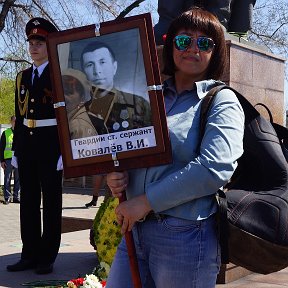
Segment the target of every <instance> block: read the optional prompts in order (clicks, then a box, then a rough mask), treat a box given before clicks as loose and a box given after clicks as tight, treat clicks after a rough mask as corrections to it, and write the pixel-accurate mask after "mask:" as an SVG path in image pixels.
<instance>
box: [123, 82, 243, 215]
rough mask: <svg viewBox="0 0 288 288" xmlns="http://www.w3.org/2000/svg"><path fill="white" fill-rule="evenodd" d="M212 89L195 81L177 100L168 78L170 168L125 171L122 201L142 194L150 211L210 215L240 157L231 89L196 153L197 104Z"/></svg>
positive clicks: (217, 104)
mask: <svg viewBox="0 0 288 288" xmlns="http://www.w3.org/2000/svg"><path fill="white" fill-rule="evenodd" d="M215 84H216V81H214V80H205V81H201V82H197V83H196V85H195V88H194V89H192V90H190V91H184V92H182V93H181V94H180V95H178V94H177V92H176V89H175V86H174V80H173V78H170V79H168V80H167V81H166V82H165V83H164V96H165V107H166V114H167V124H168V128H169V134H170V141H171V145H172V158H173V159H172V163H171V164H168V165H162V166H156V167H150V168H142V169H133V170H131V171H130V172H129V185H128V187H127V198H128V199H129V198H132V197H134V196H136V195H141V194H144V193H146V195H147V198H148V201H149V203H150V204H151V206H152V209H153V210H154V212H156V213H161V214H167V215H171V216H174V217H179V218H184V219H189V220H201V219H205V218H207V217H209V216H210V215H211V214H213V213H215V212H216V209H217V205H216V198H215V193H216V192H217V190H218V189H219V188H221V187H222V186H223V185H225V184H226V183H227V182H228V180H229V179H230V178H231V176H232V174H233V172H234V171H235V169H236V167H237V159H238V158H239V157H240V156H241V155H242V153H243V134H244V112H243V110H242V107H241V105H240V103H239V101H238V99H237V97H236V95H235V94H234V93H233V92H232V91H231V90H228V89H224V90H222V91H220V92H219V93H218V94H217V96H216V97H215V99H214V102H213V104H212V107H211V110H210V112H209V115H208V119H207V125H206V129H205V134H204V137H203V139H202V142H201V145H200V154H199V153H197V147H198V142H199V141H200V139H199V125H200V105H201V99H203V97H204V96H205V95H206V94H207V93H208V91H209V90H210V89H211V88H212V87H213V86H215ZM198 154H199V155H198Z"/></svg>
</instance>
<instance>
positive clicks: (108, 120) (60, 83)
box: [48, 16, 166, 166]
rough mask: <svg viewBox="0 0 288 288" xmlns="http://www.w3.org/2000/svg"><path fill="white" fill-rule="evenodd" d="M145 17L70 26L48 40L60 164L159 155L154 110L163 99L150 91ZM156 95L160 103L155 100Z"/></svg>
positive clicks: (158, 118)
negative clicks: (58, 133)
mask: <svg viewBox="0 0 288 288" xmlns="http://www.w3.org/2000/svg"><path fill="white" fill-rule="evenodd" d="M145 17H147V16H144V17H143V19H141V17H139V16H138V17H137V21H135V19H134V21H129V18H132V19H133V17H128V18H126V19H125V21H122V22H121V23H118V25H117V23H115V24H114V23H113V22H112V21H110V22H109V23H105V22H104V23H100V24H99V25H98V26H97V25H90V26H87V27H80V28H75V29H71V30H70V31H61V32H58V33H54V35H53V36H52V37H50V39H49V46H48V47H49V49H50V55H52V56H51V59H52V61H51V62H52V70H53V74H52V80H54V84H55V85H54V87H55V88H54V89H55V93H53V94H54V95H55V96H54V97H55V98H57V99H56V101H57V103H58V104H56V107H57V109H56V110H58V112H59V113H57V114H59V121H58V123H59V129H60V135H62V136H63V142H64V143H63V145H62V146H63V147H65V150H67V147H68V148H69V149H68V150H69V151H70V153H66V152H64V154H66V155H67V156H66V157H65V155H64V163H65V159H67V158H68V159H69V160H67V161H66V163H68V162H70V163H71V165H72V166H74V165H76V164H75V161H77V160H80V161H81V162H83V159H86V160H88V162H89V163H90V162H91V161H92V163H93V162H95V161H96V162H102V161H103V160H104V162H106V161H109V160H110V161H111V160H112V158H115V155H117V156H116V158H117V163H120V162H119V159H121V158H124V159H126V158H134V157H135V155H136V156H141V155H143V156H144V155H149V154H156V153H159V152H161V151H163V152H165V145H164V141H165V140H163V135H161V133H162V132H161V130H162V127H163V124H164V127H165V125H166V123H162V121H164V122H165V120H161V118H162V116H161V115H162V114H163V113H159V111H158V109H159V107H160V108H161V109H163V95H162V91H157V88H156V87H158V90H161V88H160V89H159V87H161V85H159V84H160V83H155V81H154V74H155V73H158V74H159V71H154V70H155V67H153V65H152V64H151V52H152V53H156V52H155V51H154V50H155V47H153V48H154V50H153V48H151V47H150V42H149V40H148V39H149V37H147V35H148V30H149V29H148V28H147V26H149V25H147V24H148V23H146V22H145ZM144 23H145V25H143V24H144ZM113 24H114V25H117V28H116V29H113V26H114V25H113ZM93 26H94V27H93ZM96 26H97V27H98V28H99V27H100V29H99V31H97V29H96V28H95V27H96ZM83 31H85V33H86V34H87V35H88V36H87V37H85V36H83ZM57 34H58V35H57ZM61 34H62V35H64V37H61ZM86 34H85V35H86ZM143 36H146V37H143ZM153 51H154V52H153ZM53 55H56V56H57V57H56V59H55V57H53ZM154 66H155V65H154ZM53 68H54V69H53ZM157 68H158V67H157ZM158 69H159V68H158ZM159 92H160V93H161V96H162V99H161V97H160V98H159V97H158V96H156V95H158V94H159ZM159 101H160V102H159ZM161 101H162V102H161ZM159 104H160V105H159ZM57 105H58V106H57ZM163 111H164V109H163ZM60 118H61V120H60ZM63 121H64V123H63ZM67 130H68V131H67ZM67 132H68V133H67ZM159 132H160V134H159ZM63 134H64V135H63ZM67 139H68V141H69V145H68V143H67ZM131 152H134V153H131ZM111 155H114V156H113V157H112V156H111ZM97 158H98V159H97ZM91 159H92V160H91ZM74 160H75V161H74ZM130 160H131V159H130ZM113 161H114V160H113ZM84 163H86V162H85V161H84ZM113 163H114V164H115V163H116V162H115V161H114V162H113ZM64 165H65V164H64ZM68 166H69V165H68ZM76 166H78V163H77V165H76Z"/></svg>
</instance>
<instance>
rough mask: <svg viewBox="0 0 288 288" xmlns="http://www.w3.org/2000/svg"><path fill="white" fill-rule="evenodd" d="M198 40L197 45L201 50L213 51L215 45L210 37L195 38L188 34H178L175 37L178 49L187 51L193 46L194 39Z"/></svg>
mask: <svg viewBox="0 0 288 288" xmlns="http://www.w3.org/2000/svg"><path fill="white" fill-rule="evenodd" d="M194 40H195V41H196V45H197V47H198V49H199V50H200V51H201V52H207V53H208V52H211V51H212V50H213V48H214V46H215V44H214V41H213V40H212V39H211V38H208V37H204V36H203V37H198V38H193V37H191V36H188V35H177V36H176V37H175V38H174V44H175V47H176V49H177V50H179V51H186V50H187V49H188V48H189V47H191V46H192V43H193V41H194Z"/></svg>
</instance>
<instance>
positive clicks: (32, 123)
mask: <svg viewBox="0 0 288 288" xmlns="http://www.w3.org/2000/svg"><path fill="white" fill-rule="evenodd" d="M23 124H24V125H25V126H27V127H28V128H37V127H47V126H55V125H57V122H56V119H55V118H53V119H41V120H35V119H26V118H24V121H23Z"/></svg>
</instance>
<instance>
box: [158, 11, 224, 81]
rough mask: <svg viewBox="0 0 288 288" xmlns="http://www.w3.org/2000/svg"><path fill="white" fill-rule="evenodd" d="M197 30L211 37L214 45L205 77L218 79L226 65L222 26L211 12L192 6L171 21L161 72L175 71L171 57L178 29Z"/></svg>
mask: <svg viewBox="0 0 288 288" xmlns="http://www.w3.org/2000/svg"><path fill="white" fill-rule="evenodd" d="M183 28H184V29H187V30H189V29H190V30H198V31H200V32H203V33H204V34H206V35H207V36H208V37H210V38H212V39H213V41H214V43H215V47H214V49H213V52H212V53H213V54H212V57H211V61H210V63H209V66H208V69H207V73H206V76H207V79H215V80H218V79H219V78H220V77H221V75H222V74H223V71H224V68H225V65H226V43H225V38H224V32H223V27H222V25H221V24H220V22H219V21H218V19H217V18H216V16H214V15H213V14H212V13H210V12H208V11H206V10H204V9H202V8H198V7H192V8H191V9H190V10H188V11H186V12H183V13H182V14H181V15H180V16H178V17H177V18H176V19H175V20H173V22H172V23H171V25H170V27H169V29H168V32H167V35H166V39H165V43H164V49H163V64H164V68H163V73H164V74H166V75H170V76H172V75H174V73H175V71H176V67H175V63H174V59H173V45H174V43H173V41H174V38H175V36H176V35H177V33H178V32H179V30H180V29H183Z"/></svg>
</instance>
